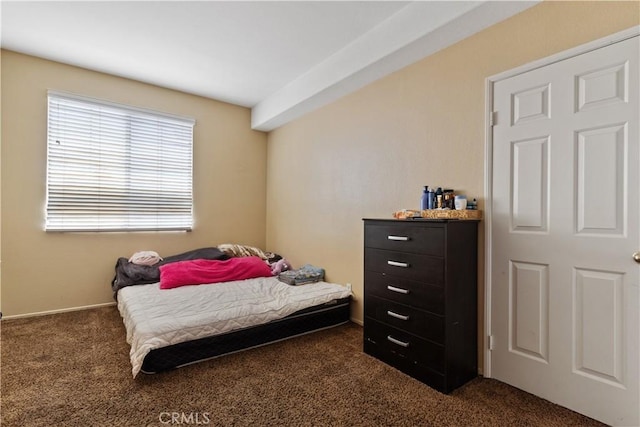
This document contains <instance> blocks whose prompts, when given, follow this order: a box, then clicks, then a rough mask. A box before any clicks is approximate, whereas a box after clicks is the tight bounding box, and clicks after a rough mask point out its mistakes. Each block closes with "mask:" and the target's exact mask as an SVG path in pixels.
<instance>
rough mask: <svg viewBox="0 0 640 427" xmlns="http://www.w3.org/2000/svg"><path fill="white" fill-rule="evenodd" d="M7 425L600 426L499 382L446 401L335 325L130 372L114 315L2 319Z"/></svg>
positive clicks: (355, 330) (471, 387) (353, 328)
mask: <svg viewBox="0 0 640 427" xmlns="http://www.w3.org/2000/svg"><path fill="white" fill-rule="evenodd" d="M0 332H1V339H0V346H1V347H0V351H1V356H2V359H1V361H2V365H1V379H2V383H1V386H2V400H1V408H0V409H1V411H0V412H1V417H2V419H1V422H2V425H3V426H6V427H9V426H20V427H22V426H171V425H214V426H218V425H221V426H246V425H252V426H274V425H275V426H277V425H287V426H433V427H439V426H545V427H547V426H562V427H565V426H601V425H602V424H600V423H598V422H596V421H594V420H592V419H589V418H585V417H583V416H581V415H579V414H576V413H574V412H572V411H569V410H568V409H565V408H562V407H559V406H557V405H554V404H552V403H550V402H548V401H545V400H542V399H539V398H536V397H534V396H532V395H530V394H528V393H525V392H522V391H520V390H518V389H515V388H513V387H510V386H508V385H506V384H503V383H500V382H498V381H495V380H490V379H482V378H477V379H476V380H474V381H472V382H470V383H468V384H467V385H465V386H463V387H461V388H460V389H458V390H456V391H455V392H453V393H452V394H451V395H444V394H441V393H438V392H436V391H435V390H432V389H431V388H429V387H427V386H426V385H424V384H422V383H420V382H418V381H416V380H414V379H412V378H410V377H408V376H406V375H404V374H402V373H401V372H399V371H396V370H395V369H393V368H391V367H389V366H387V365H385V364H383V363H382V362H379V361H377V360H376V359H373V358H371V357H369V356H367V355H365V354H364V353H362V328H361V327H360V326H358V325H355V324H349V325H344V326H339V327H336V328H333V329H330V330H326V331H321V332H317V333H314V334H310V335H306V336H303V337H298V338H294V339H291V340H288V341H284V342H280V343H276V344H272V345H268V346H265V347H261V348H257V349H252V350H248V351H244V352H241V353H236V354H233V355H229V356H225V357H221V358H218V359H214V360H210V361H207V362H203V363H199V364H196V365H192V366H188V367H184V368H181V369H178V370H174V371H170V372H166V373H162V374H157V375H151V376H146V375H144V374H140V375H139V376H138V377H137V378H136V379H133V378H132V376H131V365H130V363H129V345H128V344H127V343H126V342H125V330H124V326H123V325H122V320H121V318H120V315H119V313H118V311H117V309H116V308H115V307H106V308H100V309H92V310H85V311H78V312H72V313H63V314H55V315H50V316H44V317H34V318H28V319H14V320H3V321H2V322H1V330H0Z"/></svg>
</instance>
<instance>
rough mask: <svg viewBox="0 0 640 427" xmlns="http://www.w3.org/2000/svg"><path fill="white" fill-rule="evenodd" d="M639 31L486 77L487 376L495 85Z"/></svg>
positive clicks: (487, 367)
mask: <svg viewBox="0 0 640 427" xmlns="http://www.w3.org/2000/svg"><path fill="white" fill-rule="evenodd" d="M639 35H640V25H639V26H635V27H631V28H628V29H626V30H623V31H620V32H617V33H614V34H611V35H609V36H606V37H603V38H600V39H597V40H593V41H591V42H588V43H585V44H582V45H579V46H576V47H574V48H571V49H568V50H565V51H562V52H559V53H556V54H553V55H551V56H548V57H546V58H542V59H538V60H535V61H533V62H530V63H528V64H525V65H521V66H519V67H516V68H513V69H511V70H508V71H504V72H501V73H499V74H495V75H493V76H490V77H487V78H486V79H485V144H484V147H485V150H484V194H485V203H484V210H485V212H484V218H485V219H484V271H485V274H484V337H483V339H482V340H481V341H480V342H482V343H483V344H482V345H483V354H484V365H483V372H482V374H483V375H484V377H486V378H491V377H492V375H491V349H490V336H491V290H492V283H491V278H492V273H493V272H492V271H491V265H492V260H493V252H492V251H493V242H492V236H491V232H492V227H491V225H492V221H493V217H492V209H491V206H492V204H493V186H492V177H493V129H492V128H493V124H492V121H493V88H494V85H495V84H496V83H497V82H499V81H501V80H505V79H508V78H511V77H514V76H517V75H519V74H523V73H527V72H529V71H533V70H535V69H537V68H541V67H545V66H547V65H551V64H554V63H556V62H560V61H564V60H566V59H569V58H572V57H574V56H578V55H582V54H584V53H587V52H591V51H593V50H597V49H600V48H603V47H605V46H608V45H611V44H614V43H618V42H621V41H624V40H627V39H630V38H633V37H637V36H639Z"/></svg>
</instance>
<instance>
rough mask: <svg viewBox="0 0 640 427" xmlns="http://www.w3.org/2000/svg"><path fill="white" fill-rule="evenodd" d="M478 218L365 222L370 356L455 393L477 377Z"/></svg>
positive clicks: (367, 345)
mask: <svg viewBox="0 0 640 427" xmlns="http://www.w3.org/2000/svg"><path fill="white" fill-rule="evenodd" d="M477 230H478V222H477V221H459V220H383V219H365V220H364V352H365V353H367V354H369V355H371V356H374V357H376V358H378V359H380V360H382V361H383V362H385V363H388V364H389V365H391V366H394V367H395V368H397V369H399V370H401V371H403V372H405V373H406V374H408V375H411V376H412V377H414V378H416V379H418V380H420V381H422V382H424V383H425V384H427V385H429V386H431V387H432V388H434V389H436V390H439V391H441V392H444V393H449V392H450V391H452V390H454V389H455V388H457V387H459V386H461V385H462V384H464V383H466V382H467V381H469V380H470V379H472V378H474V377H476V375H477V372H478V367H477V351H478V350H477V334H478V330H477V263H478V255H477V233H478V231H477Z"/></svg>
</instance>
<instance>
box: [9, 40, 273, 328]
mask: <svg viewBox="0 0 640 427" xmlns="http://www.w3.org/2000/svg"><path fill="white" fill-rule="evenodd" d="M1 60H2V74H1V79H2V80H1V85H2V93H1V96H2V98H1V99H2V106H1V108H2V124H1V126H2V145H1V148H2V153H1V159H2V166H1V173H2V180H1V183H2V188H1V196H2V199H1V204H2V235H1V239H2V240H1V246H2V257H3V258H2V270H1V274H2V277H1V280H2V295H1V298H2V299H1V304H2V305H1V309H2V312H3V314H4V315H5V316H7V315H19V314H25V313H36V312H42V311H49V310H58V309H67V308H73V307H79V306H86V305H93V304H101V303H108V302H112V301H113V299H112V296H111V290H110V281H111V279H112V278H113V272H114V269H113V268H114V265H115V262H116V259H117V258H118V257H119V256H128V255H130V254H132V253H133V252H135V251H138V250H155V251H158V252H159V253H160V254H161V255H163V254H164V255H171V254H176V253H179V252H182V251H185V250H190V249H194V248H197V247H203V246H215V245H217V244H220V243H224V242H235V243H244V244H250V245H255V246H259V247H263V248H264V247H265V219H264V218H265V206H266V184H265V176H266V154H267V153H266V150H267V148H266V134H264V133H262V132H255V131H252V130H251V129H250V111H249V110H248V109H246V108H242V107H237V106H232V105H229V104H225V103H221V102H217V101H213V100H210V99H206V98H202V97H197V96H192V95H187V94H184V93H180V92H176V91H172V90H168V89H162V88H159V87H155V86H152V85H147V84H142V83H139V82H135V81H131V80H127V79H122V78H118V77H114V76H109V75H106V74H101V73H96V72H92V71H87V70H84V69H81V68H76V67H72V66H68V65H62V64H59V63H55V62H50V61H46V60H42V59H38V58H34V57H30V56H26V55H21V54H17V53H14V52H10V51H2V57H1ZM48 89H55V90H59V91H67V92H73V93H77V94H82V95H86V96H91V97H96V98H101V99H106V100H109V101H114V102H119V103H124V104H129V105H134V106H138V107H143V108H150V109H154V110H159V111H165V112H169V113H173V114H178V115H184V116H190V117H193V118H195V119H196V126H195V128H194V216H195V226H194V230H193V232H190V233H176V232H162V233H45V232H44V231H43V224H44V210H43V209H44V201H45V190H46V189H45V171H46V136H47V131H46V125H47V116H46V114H47V90H48Z"/></svg>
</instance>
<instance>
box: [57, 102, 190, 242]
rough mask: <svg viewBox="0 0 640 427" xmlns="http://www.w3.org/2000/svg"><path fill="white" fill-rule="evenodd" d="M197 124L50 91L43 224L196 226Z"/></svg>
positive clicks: (76, 227)
mask: <svg viewBox="0 0 640 427" xmlns="http://www.w3.org/2000/svg"><path fill="white" fill-rule="evenodd" d="M194 124H195V121H194V120H192V119H186V118H181V117H175V116H171V115H167V114H163V113H157V112H153V111H145V110H141V109H136V108H132V107H127V106H123V105H118V104H113V103H108V102H103V101H98V100H94V99H90V98H84V97H79V96H75V95H67V94H61V93H56V92H51V91H50V92H49V114H48V136H47V202H46V224H45V230H47V231H123V230H124V231H143V230H191V228H192V226H193V216H192V204H193V196H192V194H193V192H192V164H193V163H192V151H193V126H194Z"/></svg>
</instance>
